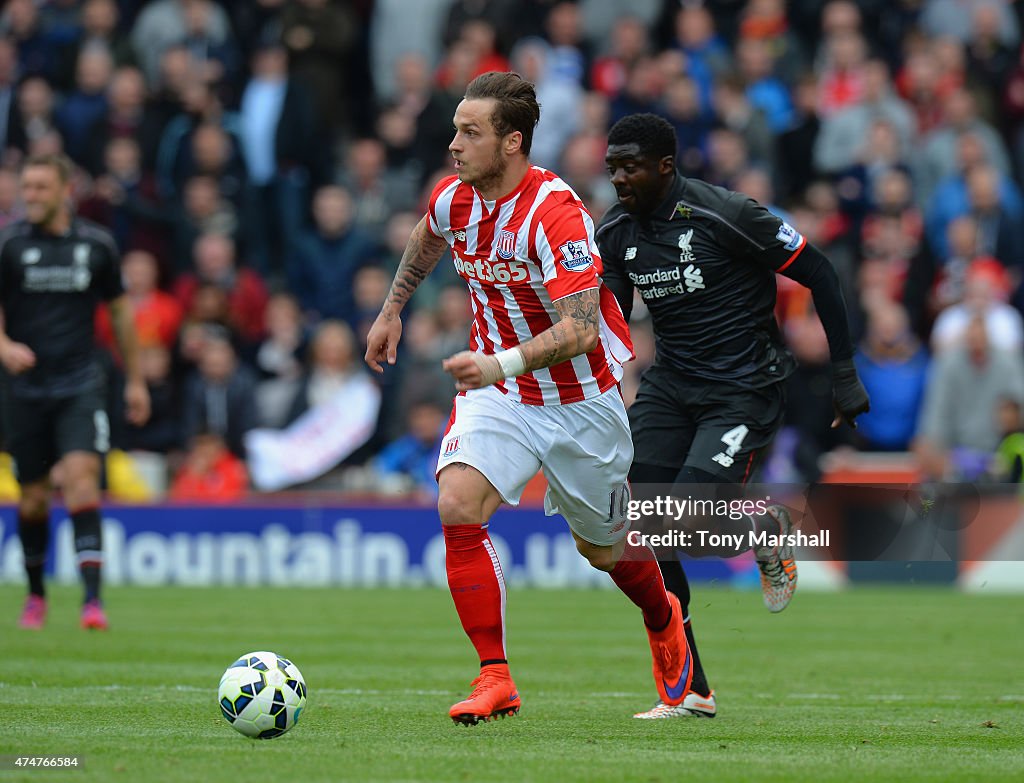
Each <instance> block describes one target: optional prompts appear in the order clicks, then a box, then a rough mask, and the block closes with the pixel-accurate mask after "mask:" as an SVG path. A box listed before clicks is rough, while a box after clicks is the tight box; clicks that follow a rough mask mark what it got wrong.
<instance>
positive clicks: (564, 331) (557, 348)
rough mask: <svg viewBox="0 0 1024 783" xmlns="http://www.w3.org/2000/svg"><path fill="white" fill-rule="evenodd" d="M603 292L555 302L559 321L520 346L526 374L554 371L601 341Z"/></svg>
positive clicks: (587, 293) (594, 290)
mask: <svg viewBox="0 0 1024 783" xmlns="http://www.w3.org/2000/svg"><path fill="white" fill-rule="evenodd" d="M600 307H601V292H600V289H597V288H592V289H590V290H589V291H581V292H580V293H578V294H573V295H572V296H567V297H564V298H563V299H559V300H558V301H557V302H555V310H557V311H558V314H559V316H561V318H560V320H559V321H558V322H557V323H555V324H554V325H553V326H551V328H549V329H545V330H544V331H543V332H541V333H540V334H538V335H537V336H536V337H534V338H533V339H531V340H527V341H526V342H525V343H523V344H522V345H520V346H519V350H520V351H522V354H523V360H524V361H525V362H526V371H527V372H530V371H531V370H536V369H539V368H541V367H552V366H554V365H556V364H561V363H562V362H564V361H566V360H567V359H571V358H573V357H574V356H579V355H580V354H583V353H586V352H587V351H589V350H591V349H592V348H593V346H594V342H595V341H596V340H597V339H598V334H599V333H598V324H599V315H598V314H599V312H600Z"/></svg>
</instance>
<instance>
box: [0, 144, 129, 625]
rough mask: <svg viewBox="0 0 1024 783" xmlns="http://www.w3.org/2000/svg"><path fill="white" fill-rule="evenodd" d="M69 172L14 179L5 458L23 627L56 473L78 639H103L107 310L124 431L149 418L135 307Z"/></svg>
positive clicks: (3, 337)
mask: <svg viewBox="0 0 1024 783" xmlns="http://www.w3.org/2000/svg"><path fill="white" fill-rule="evenodd" d="M71 172H72V169H71V163H70V162H69V161H68V160H67V159H66V158H64V157H63V156H56V155H42V156H37V157H31V158H29V159H28V160H27V161H26V162H25V165H24V167H23V169H22V174H21V193H22V199H23V201H24V203H25V212H26V215H27V217H26V219H25V220H22V221H18V222H17V223H14V224H12V225H10V226H8V227H7V228H6V229H4V231H3V232H2V233H0V364H2V365H3V369H4V374H5V375H6V378H5V381H6V386H7V390H6V392H7V393H6V400H5V405H4V413H5V432H6V436H7V448H8V450H9V451H10V452H11V455H12V456H13V457H14V462H15V465H16V469H17V476H18V483H19V484H20V485H21V500H20V501H19V503H18V532H19V534H20V536H21V542H22V547H23V549H24V552H25V570H26V571H27V573H28V588H29V595H28V600H27V601H26V602H25V608H24V610H23V611H22V615H21V621H20V625H21V627H23V628H32V629H39V628H42V627H43V624H44V622H45V619H46V598H45V592H44V588H43V567H44V564H45V560H46V551H47V546H48V543H49V535H50V534H49V529H50V528H49V522H50V489H51V487H50V469H51V468H52V467H53V466H54V465H55V464H56V463H57V462H60V463H61V483H62V486H61V490H62V493H63V499H64V503H65V505H66V506H67V510H68V513H69V515H70V517H71V521H72V523H73V527H74V538H75V551H76V553H77V555H78V563H79V569H80V571H81V574H82V581H83V583H84V585H85V600H84V603H83V606H82V616H81V624H82V627H83V628H94V629H99V630H105V629H106V628H107V617H106V614H105V613H104V611H103V606H102V604H101V603H100V568H101V564H102V540H101V535H100V511H99V503H100V490H99V486H100V455H102V454H103V453H104V452H106V451H107V449H108V448H109V440H110V424H109V421H108V420H107V413H106V409H105V399H106V393H105V384H106V378H105V375H104V372H103V370H102V369H101V367H100V365H99V363H98V362H97V359H96V347H95V345H94V334H93V316H94V312H95V309H96V305H97V303H98V302H99V301H100V300H105V301H108V302H109V303H110V312H111V316H112V319H113V322H114V327H115V331H116V334H117V340H118V347H119V348H120V351H121V356H122V358H123V362H124V370H125V374H126V379H127V380H126V384H125V394H124V396H125V405H126V417H127V419H128V420H129V421H130V422H132V423H133V424H136V425H141V424H144V423H145V421H146V419H148V418H149V393H148V391H147V389H146V384H145V382H144V381H143V379H142V376H141V374H140V372H139V364H138V357H137V349H136V342H135V332H134V323H133V319H132V312H131V305H130V304H129V302H128V299H127V297H126V296H125V294H124V291H123V290H122V288H121V265H120V258H119V255H118V252H117V247H116V246H115V244H114V240H113V237H111V236H110V234H109V233H107V232H106V231H105V230H104V229H102V228H100V227H99V226H97V225H95V224H93V223H90V222H88V221H86V220H82V219H80V218H77V217H75V216H74V215H73V214H72V211H71Z"/></svg>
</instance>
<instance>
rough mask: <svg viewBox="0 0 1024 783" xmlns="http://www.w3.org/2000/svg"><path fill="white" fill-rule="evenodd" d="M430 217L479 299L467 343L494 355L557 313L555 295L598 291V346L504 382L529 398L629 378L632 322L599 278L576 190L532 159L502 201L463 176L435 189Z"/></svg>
mask: <svg viewBox="0 0 1024 783" xmlns="http://www.w3.org/2000/svg"><path fill="white" fill-rule="evenodd" d="M427 223H428V225H429V227H430V230H431V231H432V232H433V233H434V235H435V236H438V237H441V238H443V239H445V240H447V241H448V244H449V245H451V248H452V256H453V258H454V261H455V269H456V271H457V272H458V273H459V275H460V276H461V277H462V278H463V280H465V281H466V284H467V285H468V286H469V292H470V296H471V301H472V304H473V314H474V319H473V327H472V329H471V331H470V335H469V347H470V350H473V351H477V352H480V353H486V354H493V353H497V352H498V351H503V350H506V349H508V348H514V347H515V346H517V345H520V344H521V343H524V342H526V341H527V340H529V339H530V338H532V337H534V336H535V335H538V334H540V333H541V332H543V331H544V330H545V329H548V328H550V327H551V325H552V324H553V323H555V322H556V321H557V320H558V319H559V315H558V311H556V310H555V308H554V305H553V304H552V302H554V301H557V300H559V299H562V298H563V297H566V296H571V295H572V294H577V293H579V292H581V291H586V290H589V289H594V288H597V289H599V290H600V302H601V308H600V310H601V314H600V341H599V342H598V345H597V347H596V348H594V350H592V351H590V352H589V353H587V354H582V355H580V356H576V357H574V358H572V359H570V360H568V361H565V362H562V363H561V364H557V365H555V366H553V367H545V368H542V369H539V370H534V371H533V372H529V373H526V374H525V375H520V376H519V377H517V378H507V379H505V380H504V381H502V382H500V383H498V384H496V385H497V387H498V388H499V389H501V390H502V391H503V392H504V393H506V394H508V395H509V397H510V398H511V399H515V400H518V401H521V402H524V403H527V404H529V405H560V404H563V403H570V402H578V401H579V400H587V399H592V398H594V397H596V396H598V395H600V394H602V393H603V392H605V391H607V390H608V389H610V388H611V387H612V386H614V385H615V384H616V383H617V382H618V381H619V380H620V379H621V378H622V367H623V365H624V364H625V363H626V362H628V361H629V360H630V359H632V358H633V344H632V342H631V341H630V338H629V328H628V327H627V326H626V321H625V319H624V318H623V316H622V311H621V310H620V309H619V305H618V302H616V300H615V296H614V295H613V294H612V292H611V291H610V290H609V289H608V287H607V286H605V285H604V284H603V283H602V282H601V278H600V277H599V275H600V274H601V272H602V268H603V267H602V264H601V257H600V254H599V253H598V249H597V243H596V241H595V240H594V221H593V219H592V218H591V216H590V213H589V212H587V209H586V207H584V206H583V202H582V201H580V199H579V196H577V195H576V194H575V193H574V192H573V190H572V188H570V187H569V186H568V185H567V184H566V183H565V182H563V181H562V180H561V179H559V178H558V177H557V176H556V175H555V174H553V173H552V172H550V171H547V170H546V169H542V168H540V167H538V166H533V167H531V168H530V170H529V171H528V172H527V173H526V176H525V177H523V180H522V182H520V183H519V186H518V187H516V188H515V190H513V191H512V192H511V193H509V194H508V195H506V196H504V197H502V198H500V199H498V200H497V201H493V202H488V201H484V200H483V198H482V197H481V195H480V193H479V192H478V191H477V189H476V188H474V187H473V186H471V185H467V184H465V183H462V182H460V181H459V179H458V177H457V176H451V177H446V178H445V179H443V180H441V181H440V182H439V183H438V184H437V186H436V187H435V188H434V191H433V193H431V195H430V205H429V207H428V211H427Z"/></svg>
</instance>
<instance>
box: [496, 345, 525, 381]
mask: <svg viewBox="0 0 1024 783" xmlns="http://www.w3.org/2000/svg"><path fill="white" fill-rule="evenodd" d="M494 358H495V359H497V360H498V366H500V367H501V372H502V377H503V378H515V377H516V376H519V375H522V374H523V373H524V372H526V361H525V360H524V359H523V352H522V351H520V350H519V349H518V348H509V349H508V350H507V351H501V352H500V353H496V354H494Z"/></svg>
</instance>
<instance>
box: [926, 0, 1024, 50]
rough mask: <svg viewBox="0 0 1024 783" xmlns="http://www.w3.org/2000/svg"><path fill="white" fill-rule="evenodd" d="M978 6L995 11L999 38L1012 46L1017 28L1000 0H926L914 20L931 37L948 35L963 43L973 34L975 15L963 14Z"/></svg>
mask: <svg viewBox="0 0 1024 783" xmlns="http://www.w3.org/2000/svg"><path fill="white" fill-rule="evenodd" d="M980 7H989V8H991V9H992V10H993V11H995V12H996V13H997V14H998V30H999V38H1000V40H1001V41H1002V42H1003V43H1005V44H1006V45H1007V46H1011V47H1015V46H1016V45H1017V44H1018V43H1019V41H1020V27H1019V25H1018V24H1017V17H1016V16H1015V14H1014V12H1013V11H1012V10H1011V8H1010V6H1009V5H1007V4H1006V3H1004V2H1002V0H973V1H972V2H971V3H966V4H965V3H963V2H962V1H961V0H928V2H926V3H925V4H924V8H923V9H922V11H921V16H920V18H919V20H918V22H919V24H920V26H921V29H922V30H923V31H924V32H925V33H926V34H927V35H929V36H932V37H934V38H940V37H943V38H945V37H949V38H955V39H957V40H959V41H962V42H964V43H966V42H967V41H969V40H970V38H971V36H972V35H973V33H974V24H973V22H974V20H975V19H976V17H971V16H967V17H966V18H965V13H966V14H971V13H972V12H976V9H978V8H980Z"/></svg>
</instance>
